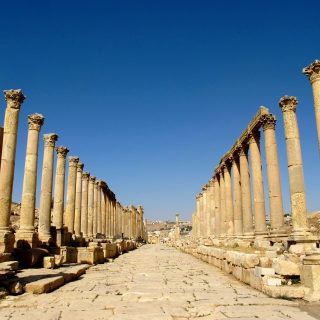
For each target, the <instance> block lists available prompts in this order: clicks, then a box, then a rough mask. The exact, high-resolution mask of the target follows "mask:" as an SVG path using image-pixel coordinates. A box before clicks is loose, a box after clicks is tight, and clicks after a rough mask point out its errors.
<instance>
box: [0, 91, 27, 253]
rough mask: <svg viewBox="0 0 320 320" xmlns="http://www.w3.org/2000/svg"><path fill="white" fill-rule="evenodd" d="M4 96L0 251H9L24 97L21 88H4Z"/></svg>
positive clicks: (0, 188) (0, 181)
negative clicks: (19, 125) (15, 165)
mask: <svg viewBox="0 0 320 320" xmlns="http://www.w3.org/2000/svg"><path fill="white" fill-rule="evenodd" d="M4 96H5V99H6V101H7V108H6V113H5V117H4V131H3V142H2V155H1V170H0V253H1V252H2V253H11V252H12V250H13V244H14V235H13V234H12V233H11V232H10V231H9V223H10V214H11V202H12V187H13V177H14V164H15V158H16V145H17V134H18V122H19V113H20V107H21V105H22V103H23V101H24V99H25V96H24V95H23V93H22V91H21V90H6V91H4Z"/></svg>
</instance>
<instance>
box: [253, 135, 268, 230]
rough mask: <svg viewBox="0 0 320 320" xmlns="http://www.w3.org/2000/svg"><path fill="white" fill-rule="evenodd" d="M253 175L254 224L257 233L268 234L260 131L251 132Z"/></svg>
mask: <svg viewBox="0 0 320 320" xmlns="http://www.w3.org/2000/svg"><path fill="white" fill-rule="evenodd" d="M249 144H250V156H251V175H252V189H253V205H254V226H255V233H256V234H258V235H259V234H266V232H267V223H266V210H265V204H264V188H263V176H262V164H261V154H260V132H259V131H256V132H252V133H250V134H249Z"/></svg>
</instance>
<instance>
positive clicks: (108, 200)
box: [106, 190, 111, 238]
mask: <svg viewBox="0 0 320 320" xmlns="http://www.w3.org/2000/svg"><path fill="white" fill-rule="evenodd" d="M109 197H110V196H109V190H107V194H106V211H107V217H106V219H107V222H106V237H107V238H109V237H110V235H111V232H110V225H111V207H110V198H109Z"/></svg>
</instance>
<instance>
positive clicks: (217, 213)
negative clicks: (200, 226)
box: [213, 176, 221, 237]
mask: <svg viewBox="0 0 320 320" xmlns="http://www.w3.org/2000/svg"><path fill="white" fill-rule="evenodd" d="M213 183H214V191H215V192H214V205H215V208H214V214H215V222H216V223H215V234H216V235H217V236H218V237H219V236H220V234H221V229H220V226H221V221H220V220H221V216H220V186H219V180H218V178H217V176H214V178H213Z"/></svg>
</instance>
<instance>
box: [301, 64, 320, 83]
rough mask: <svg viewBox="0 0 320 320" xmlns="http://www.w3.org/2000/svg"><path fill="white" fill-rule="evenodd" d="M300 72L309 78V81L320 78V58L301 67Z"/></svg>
mask: <svg viewBox="0 0 320 320" xmlns="http://www.w3.org/2000/svg"><path fill="white" fill-rule="evenodd" d="M302 72H303V73H304V74H305V75H306V76H307V77H308V78H309V80H310V82H311V83H313V82H315V81H317V80H320V60H315V61H314V62H312V63H311V64H310V65H308V66H307V67H305V68H303V69H302Z"/></svg>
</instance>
